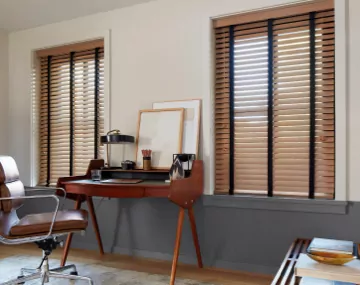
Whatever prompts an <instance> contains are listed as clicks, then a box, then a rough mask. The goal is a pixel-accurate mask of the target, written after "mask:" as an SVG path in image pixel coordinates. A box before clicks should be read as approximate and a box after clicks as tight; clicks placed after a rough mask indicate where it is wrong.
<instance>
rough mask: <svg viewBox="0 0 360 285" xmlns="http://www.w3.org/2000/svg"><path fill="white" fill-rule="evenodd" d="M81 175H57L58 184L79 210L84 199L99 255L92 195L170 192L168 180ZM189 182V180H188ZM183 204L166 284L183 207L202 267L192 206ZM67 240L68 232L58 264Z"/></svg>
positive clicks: (177, 245) (133, 195)
mask: <svg viewBox="0 0 360 285" xmlns="http://www.w3.org/2000/svg"><path fill="white" fill-rule="evenodd" d="M201 171H202V164H201ZM79 178H80V179H79ZM81 178H82V179H81ZM83 178H86V177H85V176H83V177H67V178H62V179H61V178H60V179H59V183H58V186H61V187H63V188H65V190H66V192H67V195H69V197H71V198H72V199H74V200H75V209H80V208H81V204H82V202H85V201H86V203H87V205H88V209H89V213H90V216H91V219H92V223H93V227H94V230H95V234H96V238H97V242H98V245H99V249H100V253H101V254H102V255H103V254H104V250H103V245H102V240H101V235H100V231H99V226H98V222H97V218H96V213H95V210H94V204H93V199H92V197H107V198H144V197H169V195H170V183H166V182H165V181H144V182H140V183H137V184H110V183H102V182H94V181H92V180H90V179H83ZM192 179H194V180H197V181H199V183H200V182H201V183H202V181H200V179H199V178H198V177H193V178H192ZM187 180H188V179H183V182H186V181H187ZM179 181H181V180H179ZM189 182H191V181H190V179H189ZM173 184H174V185H175V184H176V183H174V182H173ZM192 184H194V183H192ZM195 184H196V183H195ZM201 191H202V189H201ZM178 192H179V191H177V193H178ZM185 192H186V191H184V193H185ZM177 193H174V194H173V196H174V199H177V197H176V196H177V195H178V194H177ZM182 196H183V195H182ZM185 200H186V199H184V201H185ZM194 201H195V200H194ZM184 203H185V204H186V205H185V204H184V205H183V206H181V205H180V213H179V219H178V225H177V235H176V242H175V250H174V259H173V267H172V272H171V281H170V284H174V281H175V274H176V266H177V260H178V256H179V249H180V239H181V231H182V225H183V219H184V212H185V209H187V210H188V214H189V218H190V224H191V230H192V234H193V239H194V244H195V249H196V254H197V258H198V265H199V267H202V266H203V265H202V259H201V253H200V246H199V240H198V236H197V230H196V224H195V217H194V212H193V208H192V205H190V206H189V205H188V203H187V202H184ZM192 203H193V200H191V204H192ZM71 240H72V234H69V235H68V237H67V240H66V243H65V248H64V252H63V257H62V260H61V265H62V266H63V265H64V264H65V263H66V259H67V256H68V253H69V249H70V245H71Z"/></svg>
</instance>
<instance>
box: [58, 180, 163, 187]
mask: <svg viewBox="0 0 360 285" xmlns="http://www.w3.org/2000/svg"><path fill="white" fill-rule="evenodd" d="M62 183H63V184H65V185H69V184H77V185H79V184H80V185H92V186H101V187H169V186H170V183H168V182H165V181H156V180H144V181H141V182H139V183H108V182H101V181H93V180H91V179H81V180H72V181H64V182H62Z"/></svg>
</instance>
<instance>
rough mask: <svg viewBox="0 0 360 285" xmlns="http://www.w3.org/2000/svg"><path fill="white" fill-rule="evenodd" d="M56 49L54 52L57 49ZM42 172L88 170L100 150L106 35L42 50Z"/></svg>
mask: <svg viewBox="0 0 360 285" xmlns="http://www.w3.org/2000/svg"><path fill="white" fill-rule="evenodd" d="M54 53H55V54H54ZM38 55H40V57H39V61H40V102H39V110H40V118H39V124H40V126H39V127H40V131H39V134H40V138H39V139H40V141H39V145H40V164H39V165H40V171H39V174H40V177H39V185H54V184H56V182H57V179H58V178H59V177H62V176H72V175H84V174H85V172H86V169H87V166H88V164H89V161H90V160H91V159H94V158H99V157H101V156H102V152H103V148H102V147H101V146H100V145H99V134H101V133H103V132H104V49H103V42H102V41H95V42H91V43H90V44H84V45H81V46H69V47H63V48H58V49H55V50H48V51H40V52H39V53H38Z"/></svg>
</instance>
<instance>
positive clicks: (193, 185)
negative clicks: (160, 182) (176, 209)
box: [169, 160, 204, 208]
mask: <svg viewBox="0 0 360 285" xmlns="http://www.w3.org/2000/svg"><path fill="white" fill-rule="evenodd" d="M203 191H204V164H203V161H202V160H194V161H193V164H192V169H191V174H190V177H188V178H183V179H179V180H171V183H170V191H169V192H170V193H169V199H170V201H172V202H173V203H175V204H177V205H178V206H180V207H183V208H190V207H192V205H193V203H194V202H195V201H196V200H197V199H198V198H199V197H200V196H201V195H202V194H203Z"/></svg>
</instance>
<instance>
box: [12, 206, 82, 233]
mask: <svg viewBox="0 0 360 285" xmlns="http://www.w3.org/2000/svg"><path fill="white" fill-rule="evenodd" d="M53 215H54V213H41V214H32V215H27V216H25V217H23V218H22V219H21V220H20V221H19V222H18V223H17V224H16V225H14V226H13V227H11V229H10V236H12V237H14V236H18V237H23V236H32V235H39V234H47V233H48V232H49V230H50V226H51V222H52V218H53ZM87 225H88V213H87V211H85V210H65V211H59V212H58V214H57V216H56V221H55V223H54V227H53V233H57V232H71V231H74V230H75V231H76V230H79V231H81V230H85V229H86V227H87Z"/></svg>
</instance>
